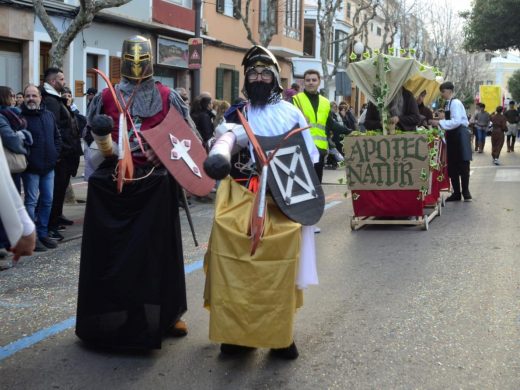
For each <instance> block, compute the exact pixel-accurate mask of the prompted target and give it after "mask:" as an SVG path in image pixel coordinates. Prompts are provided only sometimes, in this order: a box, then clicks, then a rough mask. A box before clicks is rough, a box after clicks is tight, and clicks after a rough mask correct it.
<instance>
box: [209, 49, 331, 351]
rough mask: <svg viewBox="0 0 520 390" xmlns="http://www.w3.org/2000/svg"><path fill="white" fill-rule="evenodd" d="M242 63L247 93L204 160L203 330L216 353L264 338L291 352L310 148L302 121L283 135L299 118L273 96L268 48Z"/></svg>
mask: <svg viewBox="0 0 520 390" xmlns="http://www.w3.org/2000/svg"><path fill="white" fill-rule="evenodd" d="M242 65H243V66H244V76H245V82H244V89H243V91H242V92H243V93H244V95H245V96H246V97H247V98H248V100H247V101H246V102H243V103H240V104H237V105H234V106H232V107H231V108H230V109H229V110H228V111H227V112H226V115H225V119H226V123H224V124H221V125H220V126H218V127H217V129H216V132H217V134H220V137H219V138H218V139H217V141H216V142H215V144H214V145H213V147H212V149H211V151H210V153H209V156H208V159H207V160H206V161H205V163H204V169H205V171H206V173H207V174H208V175H209V176H210V177H213V178H215V179H221V182H220V185H219V187H218V190H217V197H216V201H215V220H214V224H213V228H212V231H211V237H210V240H209V243H208V251H207V253H206V256H205V259H204V260H205V263H204V267H205V271H206V286H205V291H204V305H205V307H206V308H208V309H209V311H210V330H209V337H210V339H211V340H212V341H215V342H218V343H221V346H220V350H221V353H222V354H227V355H233V354H241V353H244V352H247V351H251V350H253V349H255V348H270V349H271V351H272V353H273V354H274V355H275V356H278V357H281V358H284V359H296V358H297V357H298V349H297V348H296V344H295V343H294V337H293V325H294V316H295V312H296V309H297V308H298V307H300V306H301V305H302V298H303V295H302V289H303V288H305V287H307V286H308V285H312V284H317V283H318V277H317V272H316V253H315V243H314V224H315V223H316V222H317V221H318V220H319V219H320V217H321V215H322V213H323V210H324V196H323V190H322V188H321V185H320V183H319V180H318V177H317V175H316V173H315V171H314V168H313V164H314V163H315V162H317V161H318V160H319V153H318V150H317V149H316V147H315V145H314V142H313V140H312V137H311V134H310V132H309V130H308V129H306V130H303V131H302V132H296V134H294V135H292V136H291V137H290V138H288V139H286V140H285V141H283V142H282V138H284V137H285V136H286V135H287V134H288V133H289V132H290V131H292V130H296V129H298V128H303V127H306V126H307V122H306V120H305V118H304V116H303V114H302V113H301V112H300V110H298V109H297V108H296V107H295V106H293V105H292V104H291V103H289V102H287V101H284V100H282V95H281V92H282V87H281V84H280V75H279V72H280V68H279V65H278V62H277V60H276V58H275V57H274V56H273V55H272V53H271V52H269V51H268V50H267V49H265V48H263V47H261V46H253V47H252V48H251V49H250V50H249V51H248V52H247V53H246V55H245V57H244V60H243V62H242ZM280 144H281V147H280V149H278V151H277V152H275V154H274V155H275V157H274V158H273V159H272V160H271V162H270V163H267V164H265V162H266V157H267V158H268V157H269V156H270V152H273V151H274V150H276V148H277V146H279V145H280ZM253 150H254V153H253ZM229 173H231V176H228V174H229ZM265 180H267V183H266V182H265ZM263 210H265V216H264V217H262V211H263ZM303 225H305V226H303Z"/></svg>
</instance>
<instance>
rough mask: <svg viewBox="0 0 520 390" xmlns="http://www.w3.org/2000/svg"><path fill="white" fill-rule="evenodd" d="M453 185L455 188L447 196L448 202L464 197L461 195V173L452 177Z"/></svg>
mask: <svg viewBox="0 0 520 390" xmlns="http://www.w3.org/2000/svg"><path fill="white" fill-rule="evenodd" d="M450 181H451V187H452V188H453V193H452V194H451V195H450V196H448V198H446V202H455V201H459V200H461V199H462V197H461V195H460V181H459V175H457V176H452V177H450Z"/></svg>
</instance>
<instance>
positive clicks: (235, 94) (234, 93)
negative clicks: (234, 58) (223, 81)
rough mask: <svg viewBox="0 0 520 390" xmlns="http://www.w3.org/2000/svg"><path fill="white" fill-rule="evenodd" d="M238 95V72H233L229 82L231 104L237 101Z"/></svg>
mask: <svg viewBox="0 0 520 390" xmlns="http://www.w3.org/2000/svg"><path fill="white" fill-rule="evenodd" d="M239 93H240V72H239V71H238V70H234V71H233V78H232V82H231V102H230V103H233V102H234V101H235V100H237V99H238V95H239Z"/></svg>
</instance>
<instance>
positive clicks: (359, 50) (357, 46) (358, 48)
mask: <svg viewBox="0 0 520 390" xmlns="http://www.w3.org/2000/svg"><path fill="white" fill-rule="evenodd" d="M352 50H354V54H355V55H356V57H357V59H359V57H360V56H361V55H362V54H363V51H364V50H365V45H363V42H356V43H354V47H353V48H352ZM354 111H355V113H356V115H359V88H358V86H357V85H356V100H355V101H354Z"/></svg>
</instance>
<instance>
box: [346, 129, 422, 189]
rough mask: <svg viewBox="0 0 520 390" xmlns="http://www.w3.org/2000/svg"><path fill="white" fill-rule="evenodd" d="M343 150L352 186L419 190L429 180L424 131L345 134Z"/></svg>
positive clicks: (349, 181) (351, 187)
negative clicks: (387, 133) (418, 132)
mask: <svg viewBox="0 0 520 390" xmlns="http://www.w3.org/2000/svg"><path fill="white" fill-rule="evenodd" d="M343 150H344V151H345V165H346V169H347V182H348V185H349V188H350V189H351V190H413V189H417V190H419V189H421V187H423V186H424V185H425V184H427V180H428V176H429V157H428V139H427V137H426V136H425V135H423V134H397V135H387V136H383V135H380V136H359V137H345V139H344V141H343Z"/></svg>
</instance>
